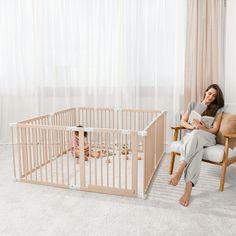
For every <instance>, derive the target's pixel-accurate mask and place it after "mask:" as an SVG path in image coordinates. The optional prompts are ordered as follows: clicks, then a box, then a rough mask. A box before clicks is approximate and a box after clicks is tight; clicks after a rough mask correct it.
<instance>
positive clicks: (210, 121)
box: [188, 110, 215, 128]
mask: <svg viewBox="0 0 236 236" xmlns="http://www.w3.org/2000/svg"><path fill="white" fill-rule="evenodd" d="M194 119H196V120H199V121H200V122H203V123H204V124H205V125H206V127H207V128H210V127H211V126H212V124H213V122H214V119H215V118H214V117H212V116H201V115H200V114H199V113H198V112H196V111H194V110H193V111H191V114H190V116H189V119H188V123H190V124H191V125H192V123H193V120H194Z"/></svg>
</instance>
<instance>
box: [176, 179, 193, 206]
mask: <svg viewBox="0 0 236 236" xmlns="http://www.w3.org/2000/svg"><path fill="white" fill-rule="evenodd" d="M192 187H193V185H192V182H191V181H189V182H187V183H186V185H185V189H184V193H183V195H182V197H181V198H180V199H179V203H180V204H181V205H183V206H185V207H187V206H188V205H189V200H190V197H191V192H192Z"/></svg>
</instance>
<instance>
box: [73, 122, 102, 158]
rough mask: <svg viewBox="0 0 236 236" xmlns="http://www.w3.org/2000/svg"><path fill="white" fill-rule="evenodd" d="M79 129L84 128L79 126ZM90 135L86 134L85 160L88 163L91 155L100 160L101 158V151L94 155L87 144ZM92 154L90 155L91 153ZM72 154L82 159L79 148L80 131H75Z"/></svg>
mask: <svg viewBox="0 0 236 236" xmlns="http://www.w3.org/2000/svg"><path fill="white" fill-rule="evenodd" d="M77 127H78V128H82V127H83V126H81V125H79V126H77ZM87 137H88V133H87V132H86V131H85V132H84V140H85V141H84V160H85V161H88V157H89V154H90V156H91V157H96V158H99V157H100V156H101V151H97V152H96V153H94V151H93V150H90V149H89V144H88V142H87ZM89 152H90V153H89ZM72 154H75V157H76V158H80V148H79V131H74V135H73V137H72Z"/></svg>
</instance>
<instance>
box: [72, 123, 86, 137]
mask: <svg viewBox="0 0 236 236" xmlns="http://www.w3.org/2000/svg"><path fill="white" fill-rule="evenodd" d="M76 127H78V128H82V127H83V126H82V125H78V126H76ZM75 135H76V136H79V131H75ZM87 136H88V133H87V132H86V131H84V137H85V138H87Z"/></svg>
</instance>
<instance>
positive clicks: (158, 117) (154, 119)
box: [143, 111, 166, 132]
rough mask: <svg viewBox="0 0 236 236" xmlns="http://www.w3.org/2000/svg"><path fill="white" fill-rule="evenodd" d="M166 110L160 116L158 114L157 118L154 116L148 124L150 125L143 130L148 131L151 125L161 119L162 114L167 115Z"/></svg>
mask: <svg viewBox="0 0 236 236" xmlns="http://www.w3.org/2000/svg"><path fill="white" fill-rule="evenodd" d="M165 114H166V111H162V112H161V113H160V114H158V116H156V117H155V118H153V120H152V122H151V123H149V124H148V126H147V127H146V128H145V129H144V130H143V131H144V132H146V131H147V130H148V129H149V127H150V126H151V125H152V124H153V123H154V122H155V121H156V120H158V119H160V117H161V116H163V115H165Z"/></svg>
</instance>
